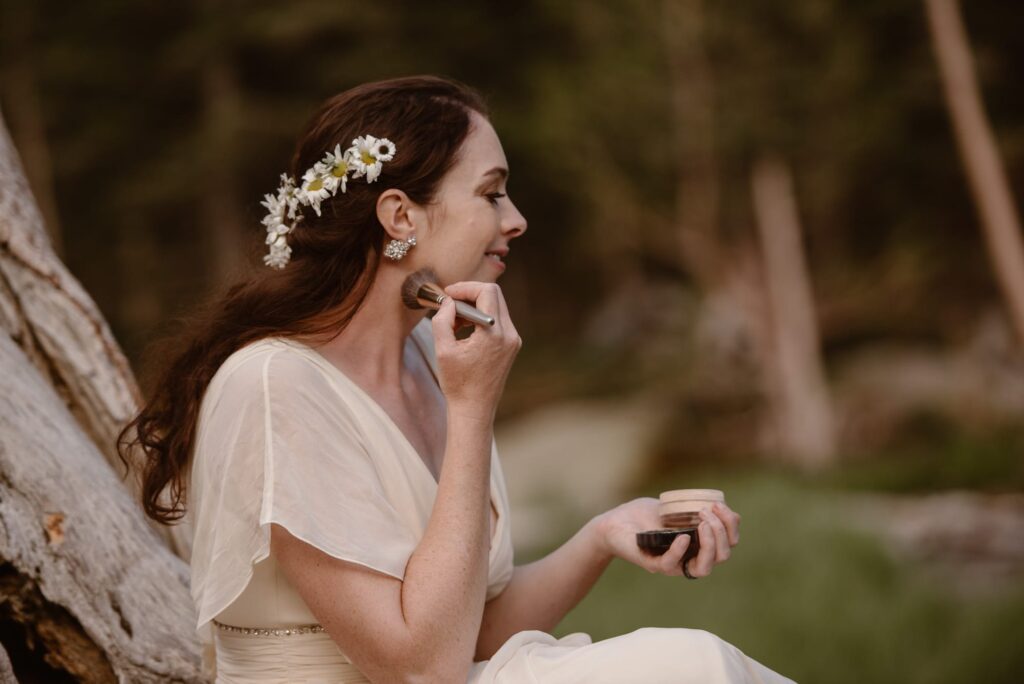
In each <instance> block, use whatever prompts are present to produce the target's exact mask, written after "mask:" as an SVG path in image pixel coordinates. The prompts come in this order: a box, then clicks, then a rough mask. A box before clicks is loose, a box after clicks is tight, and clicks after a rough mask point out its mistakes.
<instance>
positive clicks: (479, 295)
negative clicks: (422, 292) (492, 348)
mask: <svg viewBox="0 0 1024 684" xmlns="http://www.w3.org/2000/svg"><path fill="white" fill-rule="evenodd" d="M444 291H445V294H447V295H448V296H450V297H454V298H455V299H461V300H462V301H464V302H469V303H470V304H473V305H474V306H475V307H476V308H478V309H480V310H481V311H483V312H484V313H488V314H491V315H492V316H494V318H495V328H497V329H498V330H505V331H514V330H515V326H513V325H512V320H511V318H510V317H509V313H508V306H507V304H506V303H505V297H504V295H503V294H502V292H501V287H500V286H499V285H498V284H497V283H482V282H477V281H462V282H458V283H452V284H451V285H449V286H448V287H446V288H444Z"/></svg>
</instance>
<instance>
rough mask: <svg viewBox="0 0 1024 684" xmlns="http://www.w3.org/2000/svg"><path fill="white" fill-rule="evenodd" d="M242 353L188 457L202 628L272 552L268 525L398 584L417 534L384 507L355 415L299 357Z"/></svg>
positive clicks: (209, 406)
mask: <svg viewBox="0 0 1024 684" xmlns="http://www.w3.org/2000/svg"><path fill="white" fill-rule="evenodd" d="M236 354H237V355H238V358H237V359H234V363H231V364H228V363H227V362H226V363H225V364H224V365H223V366H222V367H221V369H220V370H219V371H218V374H217V375H215V377H214V379H213V381H212V382H211V383H210V385H209V387H208V389H207V394H206V396H204V400H203V404H202V406H201V411H200V421H199V431H198V433H197V441H196V448H195V451H194V455H193V462H192V473H191V483H190V484H191V489H190V492H191V496H190V505H191V509H192V514H193V524H194V525H195V536H194V540H193V549H192V562H191V565H192V596H193V599H194V600H195V603H196V608H197V613H198V620H199V621H198V625H197V627H198V628H201V627H202V626H203V625H204V624H205V623H206V622H207V621H209V620H210V619H211V618H213V617H215V616H216V615H217V613H219V612H220V611H221V610H223V609H224V608H226V607H227V606H228V605H230V603H231V602H232V601H233V600H234V599H235V598H237V597H238V595H239V594H241V592H242V591H243V590H244V589H245V586H246V584H247V583H248V581H249V578H250V577H251V575H252V565H253V564H254V563H256V562H258V561H260V560H263V559H264V558H266V557H267V556H268V555H269V553H270V523H277V524H279V525H281V526H283V527H285V528H287V529H288V531H289V532H290V533H291V534H293V535H294V536H296V537H298V538H300V539H302V540H303V541H305V542H307V543H309V544H312V545H313V546H316V547H317V548H318V549H320V550H322V551H324V552H325V553H327V554H329V555H331V556H334V557H336V558H340V559H343V560H346V561H350V562H353V563H358V564H360V565H364V566H366V567H368V568H372V569H374V570H376V571H378V572H382V573H384V574H387V575H390V576H392V577H396V578H398V579H402V578H403V577H404V574H405V566H406V563H407V562H408V559H409V556H410V555H411V554H412V552H413V550H414V549H415V547H416V543H417V539H418V537H417V536H416V533H415V531H413V530H410V529H409V528H408V525H407V524H404V523H403V522H402V519H401V517H400V515H399V514H398V512H397V511H396V509H395V507H394V506H393V505H392V502H391V501H389V500H388V497H387V494H386V491H385V488H384V486H383V484H382V481H381V478H380V474H379V468H378V463H377V462H376V460H375V458H377V457H380V455H379V454H374V453H371V450H370V449H368V448H367V446H366V440H365V439H364V438H363V435H362V434H361V428H362V425H361V422H360V417H359V414H358V413H357V412H356V411H355V410H354V409H353V407H352V406H351V405H350V403H349V402H348V401H346V398H345V396H344V395H343V394H340V393H339V392H338V390H337V389H336V386H335V385H334V384H332V383H331V382H330V380H329V379H328V378H327V377H326V376H325V375H324V373H323V371H322V370H321V369H319V368H317V366H316V365H315V364H313V363H312V362H311V361H310V360H309V359H307V358H305V357H303V356H302V355H301V354H298V353H296V352H294V351H292V350H290V349H288V348H285V347H280V346H270V345H264V346H258V347H257V348H256V349H244V350H243V351H242V353H236Z"/></svg>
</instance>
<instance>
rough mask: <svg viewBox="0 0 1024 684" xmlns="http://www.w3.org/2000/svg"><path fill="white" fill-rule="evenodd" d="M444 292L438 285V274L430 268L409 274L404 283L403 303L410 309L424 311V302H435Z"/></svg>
mask: <svg viewBox="0 0 1024 684" xmlns="http://www.w3.org/2000/svg"><path fill="white" fill-rule="evenodd" d="M441 294H443V290H442V289H441V287H440V286H439V285H438V284H437V274H436V273H434V269H432V268H430V267H429V266H427V267H424V268H421V269H420V270H418V271H416V272H414V273H411V274H409V276H408V277H407V278H406V279H405V282H403V283H402V303H403V304H405V305H406V306H407V307H409V308H410V309H422V308H424V307H425V303H424V300H426V301H427V302H433V300H435V299H436V298H437V296H438V295H441Z"/></svg>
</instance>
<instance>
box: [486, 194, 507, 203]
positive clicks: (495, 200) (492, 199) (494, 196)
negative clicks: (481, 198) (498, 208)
mask: <svg viewBox="0 0 1024 684" xmlns="http://www.w3.org/2000/svg"><path fill="white" fill-rule="evenodd" d="M504 196H505V193H503V192H491V193H488V194H487V201H489V202H490V203H491V204H497V203H498V198H499V197H504Z"/></svg>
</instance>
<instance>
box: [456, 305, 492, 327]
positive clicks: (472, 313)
mask: <svg viewBox="0 0 1024 684" xmlns="http://www.w3.org/2000/svg"><path fill="white" fill-rule="evenodd" d="M455 313H456V314H458V316H459V318H463V319H465V320H467V321H469V322H470V323H476V324H477V325H494V317H493V316H489V315H487V314H485V313H484V312H483V311H481V310H480V309H478V308H476V307H475V306H473V305H472V304H467V303H466V302H463V301H460V300H458V299H456V300H455Z"/></svg>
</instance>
